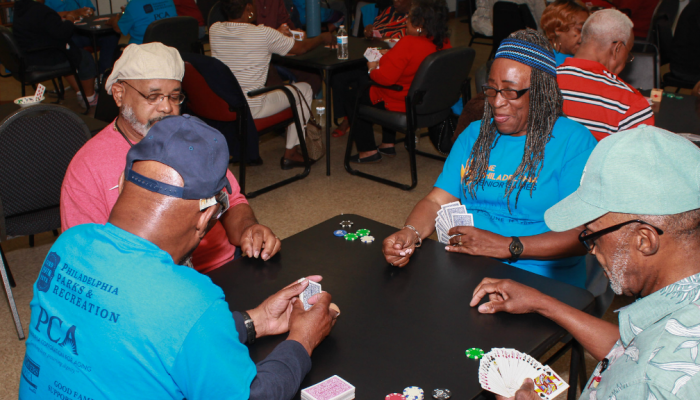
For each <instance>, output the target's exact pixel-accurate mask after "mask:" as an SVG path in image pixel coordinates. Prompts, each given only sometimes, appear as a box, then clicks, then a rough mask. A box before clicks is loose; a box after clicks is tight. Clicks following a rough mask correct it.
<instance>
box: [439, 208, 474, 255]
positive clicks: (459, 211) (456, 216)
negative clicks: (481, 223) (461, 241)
mask: <svg viewBox="0 0 700 400" xmlns="http://www.w3.org/2000/svg"><path fill="white" fill-rule="evenodd" d="M455 226H474V218H473V216H472V214H469V213H467V208H466V207H464V206H463V205H462V204H459V202H458V201H454V202H452V203H447V204H443V205H442V207H441V208H440V210H439V211H438V216H437V218H435V231H436V232H437V235H438V240H439V241H440V243H443V244H449V243H450V239H451V238H452V237H453V236H456V235H452V236H449V235H448V234H447V232H449V230H450V229H452V228H454V227H455Z"/></svg>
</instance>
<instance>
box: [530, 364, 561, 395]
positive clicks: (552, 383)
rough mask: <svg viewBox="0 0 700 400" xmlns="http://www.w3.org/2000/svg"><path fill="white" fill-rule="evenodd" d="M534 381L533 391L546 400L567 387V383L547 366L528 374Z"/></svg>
mask: <svg viewBox="0 0 700 400" xmlns="http://www.w3.org/2000/svg"><path fill="white" fill-rule="evenodd" d="M529 378H530V379H532V380H533V381H534V382H535V392H537V394H538V395H539V396H540V397H541V398H543V399H546V400H551V399H554V398H555V397H557V396H559V395H560V394H561V393H562V392H564V391H565V390H566V389H568V388H569V384H568V383H566V382H564V380H563V379H561V377H560V376H559V375H557V373H556V372H554V371H553V370H552V369H551V368H549V367H548V366H544V367H543V368H542V369H540V370H539V371H536V372H535V373H534V374H533V375H531V376H529Z"/></svg>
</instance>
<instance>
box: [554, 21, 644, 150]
mask: <svg viewBox="0 0 700 400" xmlns="http://www.w3.org/2000/svg"><path fill="white" fill-rule="evenodd" d="M633 26H634V24H633V23H632V21H631V20H630V19H629V18H628V17H627V16H626V15H625V14H623V13H621V12H620V11H618V10H613V9H606V10H601V11H598V12H595V13H593V15H591V16H590V17H589V18H588V20H587V21H586V23H585V24H584V25H583V31H582V33H581V38H582V39H581V40H582V42H581V47H579V49H578V51H577V52H576V55H575V56H574V57H571V58H568V59H567V60H566V61H565V62H564V63H563V64H561V65H560V66H559V68H557V82H558V83H559V88H560V89H561V93H562V94H563V95H564V113H565V114H566V116H567V117H569V118H570V119H572V120H574V121H576V122H579V123H581V124H583V125H585V126H586V128H588V129H589V130H590V131H591V133H592V134H593V136H595V138H596V139H598V140H601V139H603V138H604V137H606V136H608V135H612V134H613V133H617V132H620V131H624V130H627V129H632V128H634V127H636V126H638V125H640V124H646V125H654V114H653V112H652V111H651V108H650V107H649V103H648V102H647V100H646V99H645V98H644V96H642V95H641V94H640V93H639V92H638V91H637V90H636V89H634V88H633V87H631V86H630V85H628V84H627V83H625V82H624V81H622V79H620V78H619V77H618V76H617V75H618V74H619V73H620V72H622V70H623V69H624V68H625V64H627V63H628V62H632V60H633V59H634V57H632V56H630V51H631V50H632V45H633V44H634V35H633V33H632V28H633Z"/></svg>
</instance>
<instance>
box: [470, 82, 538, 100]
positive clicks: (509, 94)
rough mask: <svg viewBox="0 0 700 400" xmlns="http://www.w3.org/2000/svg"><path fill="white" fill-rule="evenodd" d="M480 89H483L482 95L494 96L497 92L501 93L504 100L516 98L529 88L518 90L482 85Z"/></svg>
mask: <svg viewBox="0 0 700 400" xmlns="http://www.w3.org/2000/svg"><path fill="white" fill-rule="evenodd" d="M482 89H483V90H484V96H486V97H496V95H497V94H499V93H500V94H501V96H503V98H504V99H506V100H516V99H519V98H521V97H523V95H524V94H525V93H527V91H528V90H530V88H525V89H520V90H515V89H501V90H498V89H496V88H492V87H491V86H486V85H484V86H482Z"/></svg>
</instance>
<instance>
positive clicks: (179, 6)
mask: <svg viewBox="0 0 700 400" xmlns="http://www.w3.org/2000/svg"><path fill="white" fill-rule="evenodd" d="M173 3H175V10H177V15H178V17H192V18H194V19H196V20H197V22H198V23H199V38H200V39H201V38H203V37H204V35H206V34H207V24H206V23H205V22H204V17H202V12H201V11H199V7H197V3H195V2H194V0H173Z"/></svg>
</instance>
